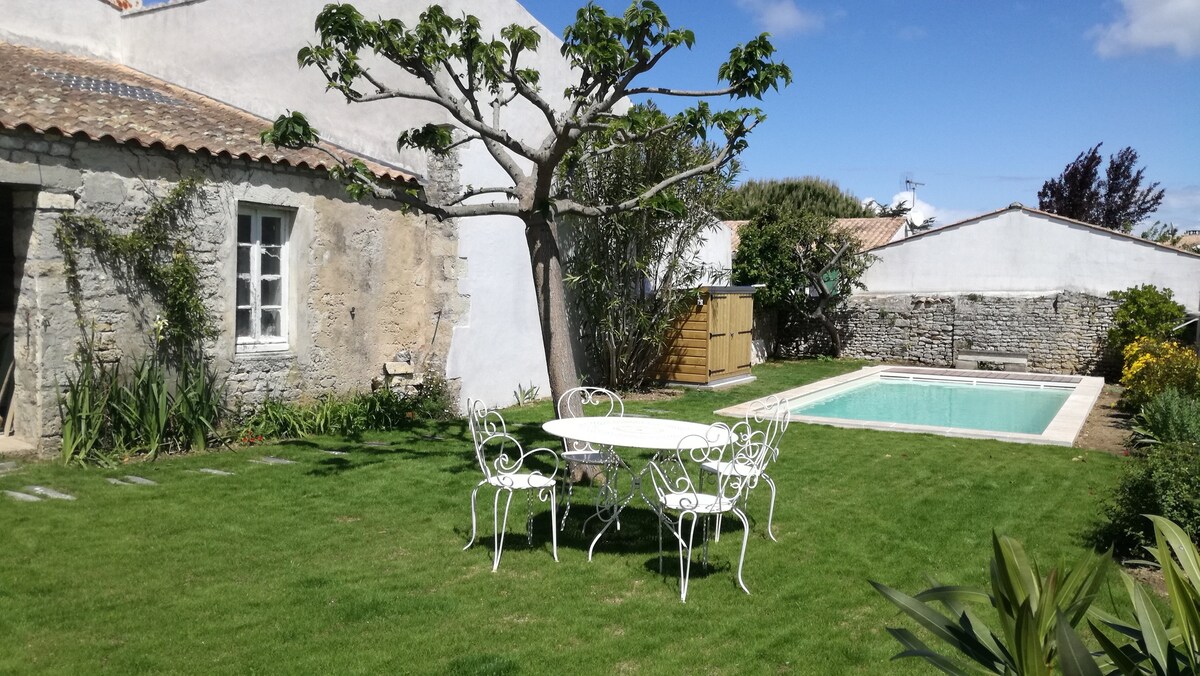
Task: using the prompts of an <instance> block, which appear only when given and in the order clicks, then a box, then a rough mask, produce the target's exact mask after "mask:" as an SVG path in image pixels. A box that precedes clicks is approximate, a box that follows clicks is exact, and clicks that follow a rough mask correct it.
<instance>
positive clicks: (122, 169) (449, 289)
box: [0, 131, 467, 448]
mask: <svg viewBox="0 0 1200 676" xmlns="http://www.w3.org/2000/svg"><path fill="white" fill-rule="evenodd" d="M192 175H199V176H201V177H203V178H204V179H205V183H204V187H203V191H202V196H201V197H200V199H199V201H198V204H197V206H196V208H195V210H194V213H193V215H192V217H191V218H190V219H189V222H190V223H191V224H192V226H194V228H195V235H194V237H193V240H192V244H193V246H192V251H191V254H192V255H193V256H194V258H195V261H196V263H197V265H198V267H199V269H200V274H201V279H202V282H203V284H204V293H205V297H204V303H205V305H206V307H207V308H208V310H209V312H210V314H211V316H212V317H213V319H214V321H215V322H216V325H217V327H218V330H219V335H218V336H217V337H216V339H215V340H213V341H211V342H210V344H208V345H207V346H206V350H207V352H208V353H209V355H210V356H211V357H212V358H213V361H214V364H215V365H216V366H217V368H218V370H219V373H220V374H222V375H224V376H227V377H228V381H229V390H230V393H231V395H232V396H233V397H236V398H238V399H240V400H241V401H244V402H250V403H253V402H257V401H261V400H262V399H263V398H265V397H267V396H274V397H279V398H283V399H297V398H304V397H309V396H316V395H317V394H320V393H323V392H331V391H348V390H363V389H366V388H368V387H369V386H370V384H371V382H372V381H373V380H376V381H378V380H380V379H383V378H387V379H388V381H390V382H392V383H395V382H396V381H403V382H407V383H412V382H418V381H419V380H420V379H421V378H422V377H423V374H424V373H427V372H433V373H437V374H439V375H440V374H443V373H444V363H445V357H446V354H447V352H448V349H449V344H450V338H451V331H450V330H449V328H450V327H452V326H454V324H455V323H456V322H457V321H458V320H459V319H460V318H461V317H462V316H463V314H464V313H465V312H466V309H467V300H466V299H465V298H464V297H463V296H461V295H460V294H459V292H458V290H457V287H458V279H459V277H460V276H461V274H462V262H461V260H460V259H459V258H458V252H457V233H456V230H455V227H454V224H452V223H439V222H437V221H436V220H433V219H429V218H425V217H421V216H416V215H411V214H407V213H405V212H403V211H401V210H400V209H399V208H398V205H396V204H395V203H389V202H378V201H371V200H366V201H363V202H354V201H351V200H349V199H348V198H347V197H346V196H345V193H344V191H343V189H342V187H341V186H340V185H339V184H337V183H335V182H333V181H330V180H329V179H328V178H327V177H326V176H325V175H324V174H323V173H322V172H315V171H310V170H303V169H293V168H288V167H281V166H277V165H270V164H266V163H260V162H248V161H244V160H237V159H232V158H218V157H212V156H208V155H193V154H188V153H183V152H175V153H173V152H166V151H160V150H155V149H138V148H132V147H129V146H122V145H117V144H114V143H105V142H93V141H87V140H76V139H73V138H64V137H60V136H55V135H42V134H34V133H29V132H11V131H0V184H5V185H8V186H10V188H11V190H12V194H13V202H14V204H13V209H14V212H15V213H14V215H15V217H16V218H15V221H14V222H15V223H16V226H15V227H14V232H13V233H12V237H13V249H14V252H15V257H16V258H17V269H18V270H19V272H17V273H16V277H17V279H16V280H15V281H14V283H15V285H16V286H17V289H18V290H17V303H16V310H15V312H14V313H13V324H14V326H13V330H14V335H15V340H14V344H15V345H14V347H15V355H14V356H15V362H16V365H17V366H16V374H15V375H16V397H15V403H14V407H15V409H16V413H17V419H16V420H17V427H18V430H17V431H18V434H19V435H20V436H23V437H26V438H29V439H31V440H39V439H40V440H42V446H43V448H50V447H53V445H54V443H55V441H54V438H55V437H56V436H57V433H58V430H59V421H58V412H57V397H58V394H59V392H60V391H61V387H62V384H63V383H64V382H65V378H66V376H67V375H68V374H70V373H72V372H73V370H74V366H73V361H72V360H73V355H74V354H75V350H76V346H77V345H78V343H79V341H80V340H81V339H82V338H83V337H84V336H85V335H87V334H89V333H94V335H95V336H96V338H97V340H98V341H99V344H100V347H101V348H102V349H103V350H105V351H106V353H107V354H108V355H109V356H111V357H115V356H118V355H138V354H142V353H144V352H145V351H146V349H147V347H148V330H149V327H150V324H151V323H152V322H153V320H154V317H155V315H156V309H155V307H154V306H153V303H152V302H148V298H146V297H144V296H143V295H142V294H140V293H139V289H137V288H129V287H127V286H126V285H124V284H122V283H121V282H120V277H119V276H117V275H114V274H112V271H110V270H107V269H105V268H104V267H103V266H101V265H100V264H99V263H98V261H96V260H95V259H94V258H93V257H92V256H91V255H90V253H87V252H86V250H85V251H84V252H83V253H84V255H83V256H81V260H80V264H81V270H80V281H81V286H82V288H83V297H82V310H83V312H82V315H83V316H82V317H80V316H77V315H76V312H75V310H74V308H73V307H72V304H71V302H70V298H69V296H68V294H67V288H66V280H65V278H64V275H63V266H62V256H61V253H60V252H59V250H58V249H57V247H56V245H55V243H54V230H55V225H56V223H57V220H58V218H59V216H60V215H61V214H62V213H64V212H67V211H76V212H81V213H89V214H95V215H96V216H99V217H100V218H102V219H104V220H105V221H106V222H109V223H112V224H129V223H132V222H133V220H134V219H135V218H136V217H137V215H139V214H141V213H143V212H144V211H145V209H146V208H147V207H148V206H149V205H150V204H151V203H152V200H154V199H155V198H156V197H158V196H161V195H165V194H166V193H167V192H168V191H169V190H170V189H171V188H172V187H173V186H174V185H175V183H176V182H177V181H178V180H179V179H180V178H181V177H183V176H192ZM241 203H252V204H255V205H259V206H269V207H273V208H278V209H281V210H284V211H286V212H288V213H290V215H291V219H292V224H291V235H290V240H289V253H288V261H287V262H288V266H289V270H290V275H289V280H288V284H287V287H288V293H289V296H290V302H289V306H290V308H291V317H290V320H289V342H288V345H287V349H286V350H284V351H278V352H269V353H258V354H254V353H244V352H240V351H239V350H238V348H237V345H236V341H235V339H234V323H235V307H234V298H233V296H234V291H235V279H236V259H237V255H236V253H237V251H236V248H237V239H236V221H237V210H238V205H239V204H241ZM388 363H391V364H392V365H393V366H392V369H391V371H392V372H391V373H385V370H384V365H385V364H388ZM400 363H403V364H407V366H405V367H399V366H397V364H400ZM398 374H399V375H398Z"/></svg>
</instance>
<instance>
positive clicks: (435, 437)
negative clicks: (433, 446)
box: [421, 434, 446, 441]
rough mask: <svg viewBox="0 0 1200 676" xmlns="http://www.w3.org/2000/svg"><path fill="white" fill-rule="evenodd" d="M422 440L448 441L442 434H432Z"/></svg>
mask: <svg viewBox="0 0 1200 676" xmlns="http://www.w3.org/2000/svg"><path fill="white" fill-rule="evenodd" d="M421 438H422V439H425V440H427V441H445V440H446V437H443V436H442V435H440V434H430V435H429V436H427V437H421Z"/></svg>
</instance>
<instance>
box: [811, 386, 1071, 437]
mask: <svg viewBox="0 0 1200 676" xmlns="http://www.w3.org/2000/svg"><path fill="white" fill-rule="evenodd" d="M1070 395H1071V389H1070V388H1036V387H1021V386H1014V385H976V384H974V383H970V382H963V383H957V382H912V381H909V380H887V379H881V380H874V381H871V382H869V383H866V384H863V385H860V386H858V387H854V388H852V389H849V390H846V391H844V392H841V393H839V394H836V395H834V396H832V397H828V398H825V399H821V400H818V401H815V402H813V403H811V404H804V405H802V406H798V407H796V408H793V409H792V413H795V414H798V415H808V416H819V417H822V418H846V419H850V420H871V421H875V422H890V423H904V424H908V425H929V426H932V427H957V428H961V429H974V430H990V431H994V432H1017V433H1023V434H1041V433H1042V432H1044V431H1045V430H1046V426H1047V425H1049V424H1050V421H1051V420H1053V419H1054V416H1055V415H1056V414H1057V413H1058V410H1059V409H1060V408H1062V405H1063V402H1065V401H1066V400H1067V397H1069V396H1070Z"/></svg>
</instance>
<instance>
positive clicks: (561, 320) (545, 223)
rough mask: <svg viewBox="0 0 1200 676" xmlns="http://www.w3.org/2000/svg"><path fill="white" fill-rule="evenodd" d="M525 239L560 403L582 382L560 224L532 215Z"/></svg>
mask: <svg viewBox="0 0 1200 676" xmlns="http://www.w3.org/2000/svg"><path fill="white" fill-rule="evenodd" d="M525 242H526V244H527V245H528V246H529V262H530V264H531V266H532V269H533V290H534V294H535V296H536V298H537V307H538V322H539V324H540V325H541V329H542V347H543V349H544V350H545V353H546V372H547V374H548V375H549V376H550V396H551V397H553V399H554V401H555V402H556V403H557V402H558V399H559V397H561V396H562V394H563V393H564V392H566V391H567V390H569V389H571V388H572V387H576V386H578V385H579V374H578V372H577V371H576V368H575V364H576V362H575V347H574V343H573V341H572V340H571V327H570V323H569V322H568V321H567V299H566V288H565V287H564V285H563V273H562V261H561V260H560V257H559V250H558V225H557V224H556V223H555V222H554V221H553V220H551V219H549V218H547V217H546V216H544V215H542V214H536V213H535V214H533V215H531V216H530V217H529V218H528V219H526V221H525Z"/></svg>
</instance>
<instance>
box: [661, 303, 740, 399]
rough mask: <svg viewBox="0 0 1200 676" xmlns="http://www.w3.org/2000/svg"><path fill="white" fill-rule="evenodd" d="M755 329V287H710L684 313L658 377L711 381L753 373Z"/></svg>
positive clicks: (693, 382)
mask: <svg viewBox="0 0 1200 676" xmlns="http://www.w3.org/2000/svg"><path fill="white" fill-rule="evenodd" d="M753 329H754V289H753V288H752V287H741V286H726V287H710V288H708V289H705V290H704V293H703V294H702V295H701V300H700V303H699V304H698V305H697V306H696V307H695V308H693V310H692V312H691V313H690V314H689V315H688V316H686V317H684V319H683V321H682V322H681V323H680V324H679V326H678V327H677V331H676V333H675V335H674V336H673V337H672V340H671V343H670V345H669V346H668V348H667V353H666V355H665V357H664V358H663V363H662V366H661V367H660V369H659V373H658V375H659V377H660V378H662V379H663V380H668V381H672V382H677V383H687V384H694V385H708V384H711V383H713V382H716V381H721V380H726V379H729V378H733V377H736V376H742V375H748V374H749V373H750V338H751V332H752V331H753Z"/></svg>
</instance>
